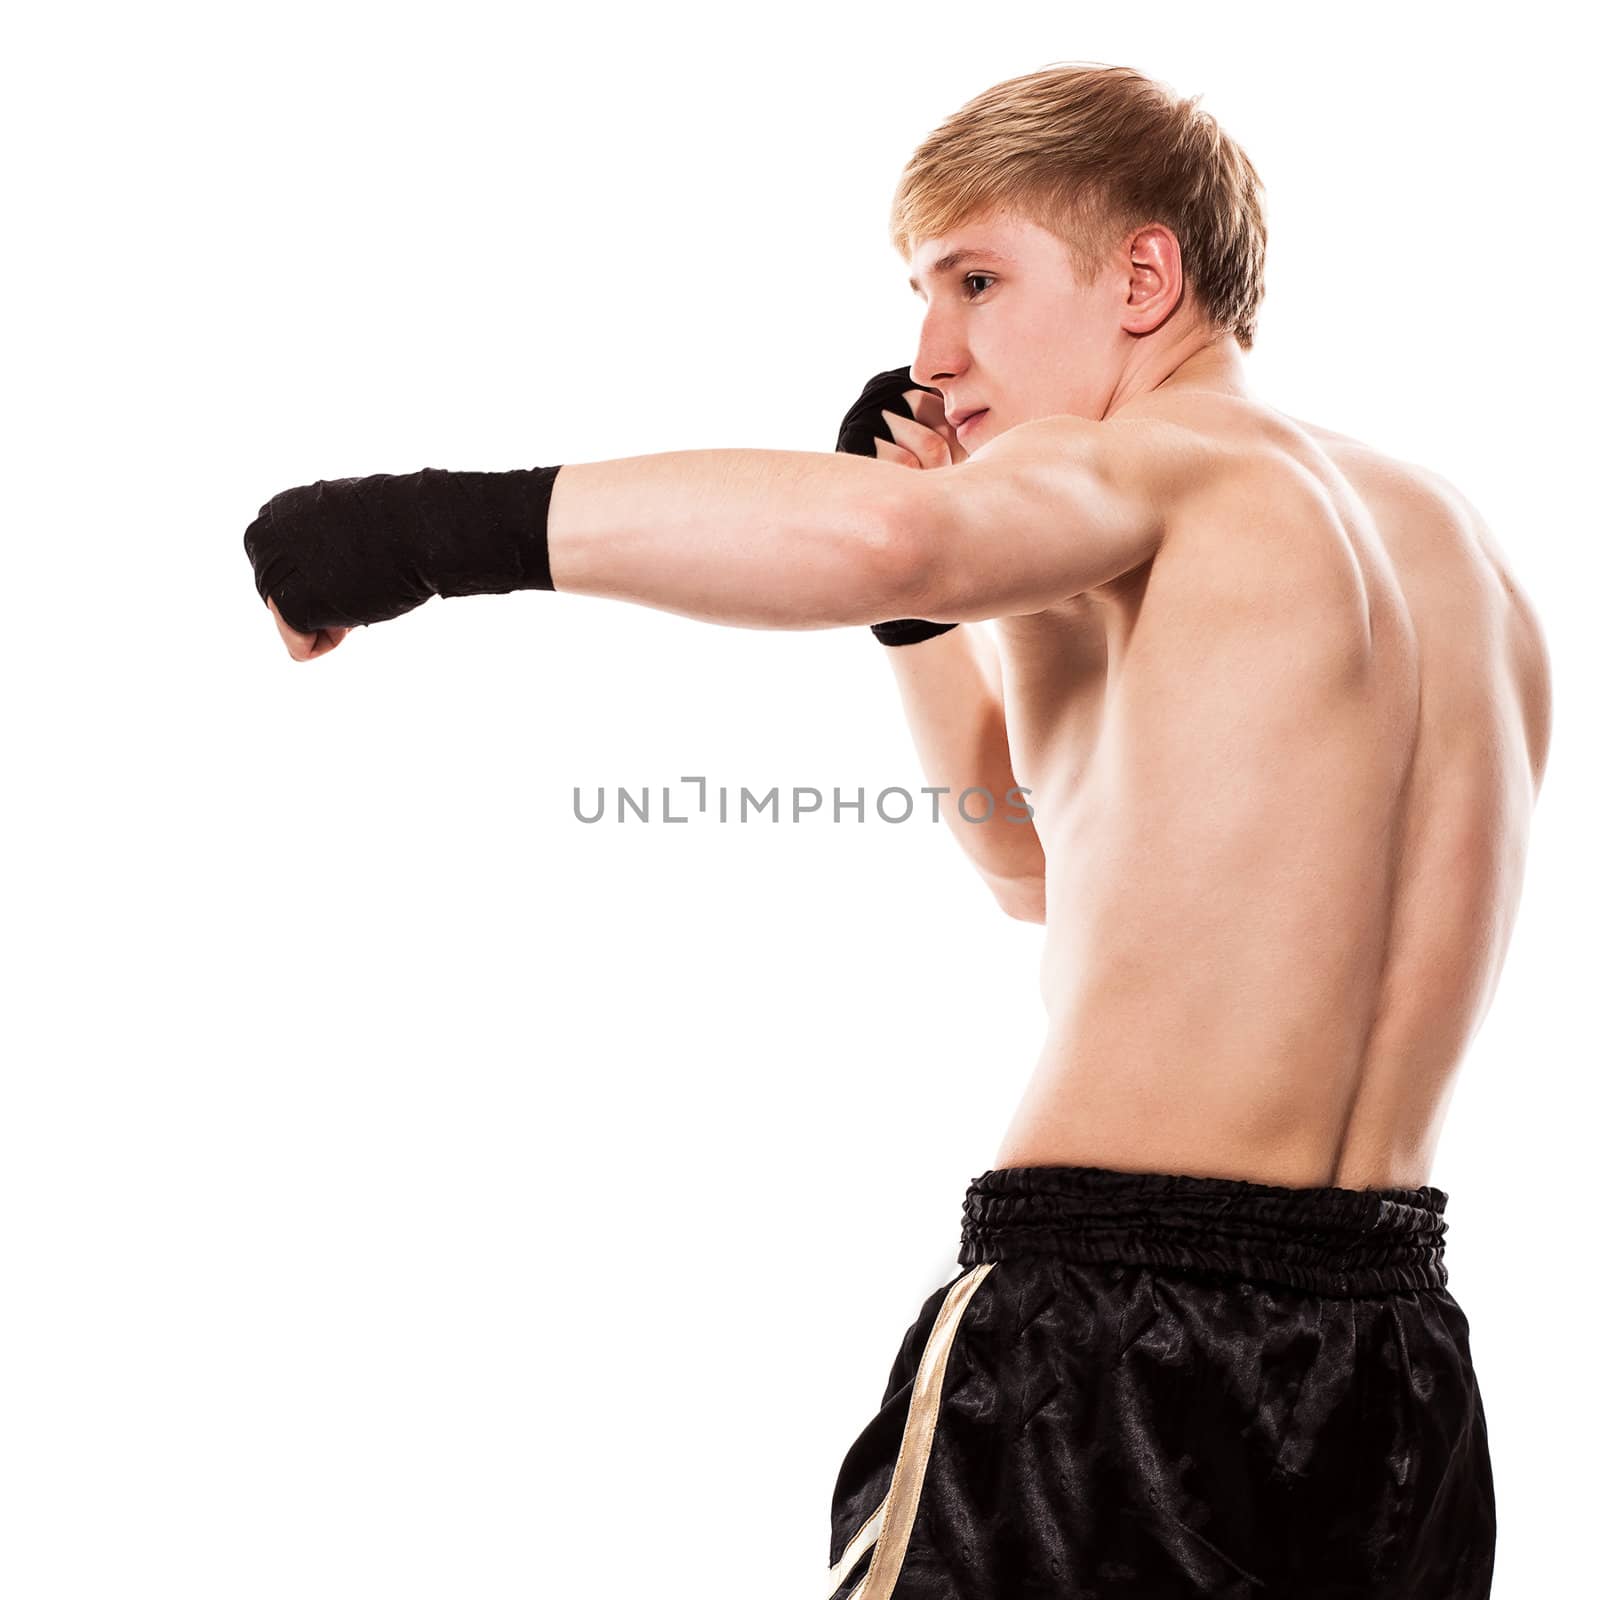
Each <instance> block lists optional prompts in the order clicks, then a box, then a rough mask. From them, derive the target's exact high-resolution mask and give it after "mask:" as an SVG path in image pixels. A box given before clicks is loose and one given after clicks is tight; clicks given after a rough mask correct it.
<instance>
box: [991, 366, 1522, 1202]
mask: <svg viewBox="0 0 1600 1600" xmlns="http://www.w3.org/2000/svg"><path fill="white" fill-rule="evenodd" d="M1139 409H1140V410H1141V411H1143V412H1145V413H1148V414H1150V415H1154V416H1161V417H1165V418H1167V419H1169V420H1175V421H1179V422H1182V423H1183V424H1185V425H1186V426H1188V427H1189V428H1192V429H1194V430H1196V431H1198V432H1200V433H1201V434H1203V435H1204V436H1206V437H1207V439H1208V440H1209V441H1210V442H1212V443H1214V445H1215V451H1214V458H1215V459H1216V460H1217V461H1219V462H1221V463H1223V465H1222V466H1221V468H1220V469H1219V470H1218V471H1217V472H1216V473H1215V474H1214V475H1213V477H1212V478H1211V479H1209V480H1208V481H1207V483H1206V484H1205V485H1204V486H1203V487H1200V488H1197V489H1196V491H1195V492H1194V493H1193V494H1192V495H1190V496H1189V497H1188V498H1187V499H1186V500H1185V502H1184V503H1183V504H1182V505H1181V506H1180V507H1178V508H1177V510H1176V512H1175V514H1174V516H1173V519H1172V520H1171V522H1170V523H1169V525H1168V531H1167V535H1166V538H1165V541H1164V543H1163V546H1162V548H1161V551H1160V553H1159V554H1158V555H1157V556H1156V557H1155V559H1154V560H1153V561H1151V562H1149V563H1147V564H1146V565H1144V566H1143V567H1141V568H1138V569H1136V570H1135V571H1134V572H1131V573H1129V574H1126V575H1125V576H1124V577H1123V578H1121V579H1119V580H1118V581H1117V582H1116V583H1114V584H1111V585H1108V586H1106V587H1105V588H1104V589H1101V590H1096V591H1093V592H1091V593H1090V594H1088V595H1084V596H1079V597H1077V598H1075V599H1073V600H1072V601H1070V602H1069V603H1067V604H1065V605H1063V606H1060V607H1052V608H1050V609H1048V610H1046V611H1042V612H1039V613H1037V614H1035V615H1031V616H1024V617H1010V618H1005V619H1003V620H1001V621H1000V622H999V623H998V624H997V626H998V629H999V643H1000V654H1001V662H1002V667H1003V672H1004V686H1005V704H1006V723H1007V730H1008V736H1009V739H1010V744H1011V753H1012V763H1013V767H1014V770H1015V772H1016V774H1017V778H1018V781H1019V782H1020V783H1022V784H1024V785H1027V786H1029V787H1030V788H1031V789H1032V791H1033V793H1032V795H1031V802H1032V804H1033V806H1034V808H1035V826H1036V828H1037V831H1038V834H1039V838H1040V841H1041V843H1042V845H1043V847H1044V851H1045V857H1046V863H1047V865H1046V876H1045V900H1046V916H1047V921H1046V934H1045V946H1044V955H1043V961H1042V966H1041V974H1040V977H1041V988H1042V991H1043V995H1044V1000H1045V1005H1046V1009H1047V1012H1048V1015H1049V1023H1050V1026H1049V1030H1048V1034H1047V1038H1046V1042H1045V1046H1044V1049H1043V1051H1042V1052H1041V1055H1040V1058H1039V1060H1038V1063H1037V1065H1036V1068H1035V1072H1034V1076H1033V1079H1032V1081H1031V1082H1030V1084H1029V1086H1028V1090H1027V1093H1026V1095H1025V1097H1024V1099H1023V1103H1022V1105H1021V1107H1020V1108H1019V1110H1018V1113H1017V1116H1016V1119H1015V1120H1014V1122H1013V1124H1012V1126H1011V1129H1010V1130H1009V1132H1008V1134H1007V1136H1006V1139H1005V1141H1004V1144H1003V1147H1002V1149H1001V1152H1000V1154H999V1156H998V1157H997V1164H998V1165H1004V1166H1012V1165H1023V1164H1044V1163H1051V1162H1079V1163H1083V1164H1088V1165H1100V1166H1109V1167H1125V1168H1130V1169H1137V1168H1143V1169H1149V1170H1158V1171H1169V1172H1193V1173H1201V1174H1208V1173H1209V1174H1216V1175H1220V1176H1232V1177H1249V1178H1254V1179H1256V1180H1258V1181H1263V1182H1276V1183H1287V1184H1323V1183H1337V1184H1340V1185H1343V1186H1346V1187H1352V1188H1360V1187H1365V1186H1378V1185H1387V1184H1406V1185H1410V1184H1420V1183H1425V1182H1427V1181H1428V1176H1429V1171H1430V1167H1431V1162H1432V1156H1433V1151H1434V1147H1435V1144H1436V1142H1437V1139H1438V1135H1439V1131H1440V1126H1441V1121H1442V1118H1443V1114H1444V1111H1445V1108H1446V1105H1447V1103H1448V1100H1449V1096H1450V1092H1451V1089H1452V1086H1453V1082H1454V1077H1455V1073H1456V1071H1457V1068H1458V1066H1459V1064H1460V1061H1461V1058H1462V1054H1463V1052H1464V1050H1465V1048H1466V1045H1467V1044H1468V1042H1469V1040H1470V1039H1471V1037H1472V1035H1473V1033H1474V1032H1475V1031H1476V1028H1477V1026H1478V1024H1479V1022H1480V1021H1481V1020H1482V1017H1483V1014H1484V1011H1485V1008H1486V1007H1487V1005H1488V1002H1489V999H1490V997H1491V995H1492V993H1493V990H1494V986H1495V982H1496V980H1497V978H1498V975H1499V972H1500V968H1501V964H1502V962H1503V960H1504V957H1505V953H1506V947H1507V941H1508V939H1509V937H1510V932H1511V926H1512V922H1513V919H1514V916H1515V912H1516V907H1517V901H1518V897H1519V895H1520V892H1521V884H1522V874H1523V863H1524V856H1525V851H1526V846H1527V838H1528V827H1529V818H1530V814H1531V810H1532V806H1533V801H1534V795H1535V793H1536V790H1537V786H1538V783H1539V781H1540V779H1541V777H1542V773H1543V764H1544V752H1545V748H1546V745H1547V743H1548V738H1549V698H1550V691H1549V679H1548V664H1547V657H1546V653H1545V649H1544V642H1543V639H1542V636H1541V634H1540V631H1539V628H1538V624H1537V622H1536V620H1535V618H1534V616H1533V614H1532V612H1531V610H1530V609H1529V608H1528V606H1527V604H1526V602H1525V600H1524V599H1523V597H1522V596H1521V594H1520V592H1519V591H1518V590H1517V589H1516V587H1515V585H1514V583H1513V581H1512V579H1511V577H1510V575H1509V573H1508V572H1507V570H1506V566H1505V562H1504V560H1503V558H1502V556H1501V554H1500V552H1499V551H1498V549H1497V548H1496V547H1495V545H1494V543H1493V541H1492V539H1491V537H1490V536H1489V534H1488V532H1487V530H1486V529H1485V528H1484V527H1483V525H1482V522H1481V519H1480V518H1479V517H1478V516H1477V515H1476V513H1475V512H1474V511H1473V510H1472V508H1471V507H1470V506H1469V505H1467V504H1466V502H1465V501H1463V500H1462V499H1461V498H1460V496H1459V495H1458V494H1456V493H1455V492H1454V491H1453V490H1452V489H1451V488H1450V487H1449V485H1447V484H1446V483H1444V482H1443V481H1442V480H1440V479H1439V478H1437V477H1436V476H1434V475H1432V474H1430V473H1428V472H1426V471H1424V470H1423V469H1421V468H1418V467H1415V466H1412V465H1410V464H1407V463H1402V462H1398V461H1395V460H1392V459H1389V458H1386V457H1384V456H1383V455H1381V454H1379V453H1378V452H1377V451H1375V450H1372V449H1369V448H1368V447H1366V446H1364V445H1361V444H1359V443H1357V442H1356V441H1354V440H1350V439H1345V438H1343V437H1341V436H1339V435H1336V434H1332V433H1329V432H1327V431H1325V430H1322V429H1317V428H1313V427H1310V426H1309V425H1306V424H1302V423H1298V422H1295V421H1293V420H1292V419H1289V418H1286V417H1284V416H1282V415H1281V414H1279V413H1276V412H1273V411H1270V410H1268V409H1267V408H1265V407H1262V406H1260V405H1258V404H1255V403H1253V402H1250V401H1245V400H1241V399H1238V398H1235V397H1232V396H1223V395H1215V394H1194V393H1190V394H1179V395H1174V396H1170V397H1167V396H1161V395H1152V396H1149V397H1146V399H1145V400H1143V401H1141V402H1139ZM1132 414H1133V413H1132V410H1131V409H1130V410H1127V411H1124V412H1119V416H1121V415H1132Z"/></svg>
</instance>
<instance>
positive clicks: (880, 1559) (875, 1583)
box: [841, 1261, 994, 1600]
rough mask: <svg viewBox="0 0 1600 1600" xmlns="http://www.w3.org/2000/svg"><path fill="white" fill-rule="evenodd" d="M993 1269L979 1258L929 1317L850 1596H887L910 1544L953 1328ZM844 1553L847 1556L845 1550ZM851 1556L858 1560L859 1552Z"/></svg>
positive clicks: (865, 1599) (868, 1599) (873, 1599)
mask: <svg viewBox="0 0 1600 1600" xmlns="http://www.w3.org/2000/svg"><path fill="white" fill-rule="evenodd" d="M993 1268H994V1262H992V1261H984V1262H980V1263H979V1264H978V1265H977V1266H975V1267H973V1268H972V1269H971V1270H970V1271H969V1272H966V1273H964V1274H963V1275H962V1276H961V1277H959V1278H957V1279H956V1281H955V1282H954V1283H952V1284H951V1285H950V1289H949V1292H948V1293H947V1294H946V1295H945V1297H944V1304H943V1305H941V1306H940V1307H939V1315H938V1316H937V1317H935V1318H934V1323H933V1331H932V1332H931V1333H930V1334H929V1335H928V1342H927V1344H926V1345H924V1346H923V1349H922V1359H921V1361H919V1362H918V1363H917V1376H916V1381H915V1382H914V1383H913V1384H912V1386H911V1406H910V1409H909V1410H908V1411H907V1412H906V1426H905V1432H904V1433H903V1434H901V1436H900V1450H899V1453H898V1454H897V1455H896V1456H895V1459H894V1473H893V1475H892V1476H891V1477H890V1479H889V1492H888V1494H887V1495H886V1496H885V1497H884V1501H883V1505H882V1506H881V1507H880V1508H879V1513H881V1515H882V1518H883V1521H882V1531H881V1532H880V1533H879V1534H878V1544H877V1548H876V1549H875V1550H874V1551H873V1552H872V1561H871V1564H870V1565H869V1566H868V1567H867V1575H866V1577H865V1578H863V1579H862V1580H861V1582H860V1584H859V1585H857V1587H856V1588H855V1589H853V1590H851V1592H850V1596H849V1600H889V1597H890V1596H891V1595H892V1594H893V1593H894V1586H895V1584H896V1582H897V1581H898V1580H899V1577H900V1566H901V1563H902V1562H903V1561H904V1560H905V1558H906V1548H907V1546H908V1545H909V1544H910V1543H911V1525H912V1523H913V1522H914V1521H915V1520H916V1516H917V1502H918V1501H919V1500H920V1499H921V1498H922V1480H923V1478H924V1477H925V1476H926V1474H927V1470H928V1456H929V1455H930V1454H931V1453H932V1450H933V1430H934V1424H935V1423H936V1422H937V1421H938V1420H939V1391H940V1390H941V1389H942V1388H943V1387H944V1369H945V1366H946V1364H947V1363H948V1362H949V1360H950V1348H951V1346H952V1345H953V1344H954V1343H955V1337H956V1328H957V1326H958V1324H959V1323H960V1321H961V1315H962V1313H963V1312H964V1311H965V1310H966V1309H967V1306H968V1305H969V1304H970V1303H971V1300H972V1297H973V1295H974V1294H976V1293H977V1291H978V1287H979V1285H980V1284H981V1283H982V1282H983V1280H984V1279H985V1278H987V1277H988V1276H989V1273H990V1272H991V1271H992V1270H993ZM879 1513H875V1514H874V1515H873V1517H872V1518H871V1519H870V1520H869V1521H868V1522H867V1523H866V1525H865V1526H864V1527H863V1528H862V1529H861V1532H860V1533H858V1534H857V1535H856V1537H855V1539H852V1540H851V1541H850V1542H851V1544H852V1545H854V1544H855V1543H856V1540H859V1539H861V1537H862V1535H863V1534H865V1533H866V1532H867V1529H868V1528H870V1527H872V1525H873V1523H875V1522H877V1520H878V1514H879ZM845 1554H846V1555H849V1551H848V1550H847V1551H846V1552H845ZM854 1559H857V1560H859V1559H860V1556H859V1552H858V1553H857V1555H856V1557H855V1558H854ZM849 1570H850V1569H849V1566H848V1565H845V1567H844V1571H845V1572H848V1571H849ZM841 1576H843V1574H842V1573H841Z"/></svg>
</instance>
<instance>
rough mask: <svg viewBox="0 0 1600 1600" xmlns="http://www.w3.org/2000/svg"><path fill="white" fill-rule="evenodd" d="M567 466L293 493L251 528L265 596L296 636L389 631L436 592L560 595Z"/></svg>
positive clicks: (328, 484) (427, 473)
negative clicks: (560, 510)
mask: <svg viewBox="0 0 1600 1600" xmlns="http://www.w3.org/2000/svg"><path fill="white" fill-rule="evenodd" d="M560 470H561V468H560V467H559V466H556V467H532V468H528V469H524V470H518V471H514V472H449V471H446V470H444V469H443V468H441V467H424V468H423V469H422V470H421V471H420V472H411V473H407V474H405V475H404V476H401V477H397V476H395V475H394V474H393V473H388V472H379V473H376V474H374V475H373V476H372V477H368V478H330V479H325V480H319V481H318V482H316V483H313V484H308V485H306V486H305V487H303V488H299V489H285V490H284V491H283V493H282V494H276V495H274V496H273V497H272V498H271V499H270V500H269V501H267V503H266V504H265V505H264V506H262V508H261V514H260V515H259V516H258V517H257V518H256V520H255V521H254V522H252V523H251V524H250V526H249V527H248V528H247V529H246V530H245V535H244V548H245V554H246V555H248V556H249V557H250V564H251V566H252V567H254V568H255V575H256V589H257V590H258V592H259V593H260V595H261V598H262V600H263V601H264V600H266V599H267V598H268V597H269V596H270V597H271V598H272V599H273V600H275V601H276V602H277V606H278V611H279V613H280V614H281V616H282V617H283V620H284V621H285V622H287V623H288V624H289V626H290V627H291V628H294V629H296V630H297V631H298V632H300V633H315V632H316V631H317V630H318V629H319V628H354V627H360V626H362V625H363V624H365V623H371V622H387V621H389V620H390V619H391V618H392V617H398V616H401V615H402V614H403V613H405V612H407V611H410V610H412V609H413V608H414V607H416V606H420V605H421V604H422V603H423V601H425V600H431V599H432V598H433V596H434V595H436V594H437V595H445V596H452V595H463V594H509V593H510V592H511V591H512V590H513V589H554V588H555V585H554V584H553V583H552V582H551V581H550V544H549V528H548V519H549V514H550V492H551V489H552V487H553V486H554V484H555V478H556V474H557V473H558V472H559V471H560Z"/></svg>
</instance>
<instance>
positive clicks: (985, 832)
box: [887, 624, 1045, 884]
mask: <svg viewBox="0 0 1600 1600" xmlns="http://www.w3.org/2000/svg"><path fill="white" fill-rule="evenodd" d="M887 655H888V657H889V660H890V661H891V662H892V663H893V668H894V674H895V682H896V685H897V686H898V688H899V691H900V701H901V704H902V706H903V707H904V708H905V715H906V721H907V723H908V725H909V726H910V729H911V737H912V741H913V743H914V744H915V745H916V748H917V756H918V758H919V760H920V761H921V764H922V770H923V773H924V775H925V776H926V777H927V780H928V782H929V784H930V785H933V786H942V787H948V789H949V790H950V793H949V794H948V795H947V796H942V797H941V801H942V803H941V806H940V815H941V816H942V817H944V818H945V819H946V821H947V823H948V825H949V827H950V829H951V831H952V832H953V833H954V835H955V837H956V840H957V842H958V843H959V844H960V846H961V848H962V849H963V850H964V851H965V852H966V854H967V855H968V857H969V858H970V859H971V860H972V862H973V864H974V865H975V866H976V867H977V868H978V869H979V871H980V872H981V873H982V874H983V875H984V877H985V878H986V879H990V880H992V881H993V882H995V883H997V884H1003V883H1012V884H1014V883H1020V882H1024V881H1026V880H1031V879H1037V878H1042V877H1043V876H1044V866H1045V858H1044V849H1043V847H1042V845H1041V844H1040V842H1039V835H1038V832H1037V830H1036V829H1035V828H1034V825H1033V823H1032V821H1031V820H1030V819H1029V818H1028V817H1027V816H1026V814H1025V813H1024V812H1023V810H1022V807H1023V805H1024V804H1025V803H1027V801H1028V797H1027V796H1026V795H1023V794H1020V793H1018V794H1013V795H1011V797H1010V798H1009V799H1008V798H1007V796H1008V792H1009V791H1011V790H1014V789H1017V788H1019V785H1018V782H1017V778H1016V775H1015V773H1014V771H1013V769H1012V765H1011V747H1010V741H1009V739H1008V737H1007V734H1006V719H1005V702H1004V699H1003V697H1002V692H1001V682H1000V664H999V658H998V655H997V652H996V650H995V646H994V641H993V640H992V639H991V638H990V637H989V635H988V632H987V630H986V629H984V628H983V627H982V626H980V625H977V624H969V625H967V626H965V627H960V628H955V629H952V630H951V631H950V632H949V633H945V634H941V635H939V637H938V638H935V639H927V640H924V641H923V642H922V643H920V644H914V645H908V646H906V647H904V648H903V649H892V650H889V651H888V652H887ZM964 789H985V790H987V791H988V793H989V794H990V795H991V796H993V810H992V812H991V814H990V816H989V819H988V820H987V821H986V822H981V823H980V822H968V821H966V820H965V819H964V818H963V816H962V814H961V811H960V809H959V807H958V801H959V800H960V797H961V792H962V791H963V790H964ZM966 809H967V814H968V815H970V816H974V817H976V816H981V815H982V814H983V813H984V812H985V811H986V810H988V809H989V802H988V801H987V800H986V799H985V798H984V797H983V796H982V795H976V796H973V797H972V798H971V799H970V800H969V801H968V803H967V808H966Z"/></svg>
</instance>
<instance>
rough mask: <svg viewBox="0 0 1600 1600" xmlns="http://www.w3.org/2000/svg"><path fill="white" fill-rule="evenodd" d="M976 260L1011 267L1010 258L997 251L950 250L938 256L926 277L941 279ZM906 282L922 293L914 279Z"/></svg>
mask: <svg viewBox="0 0 1600 1600" xmlns="http://www.w3.org/2000/svg"><path fill="white" fill-rule="evenodd" d="M978 260H984V261H1003V262H1005V263H1006V265H1007V266H1010V265H1011V257H1010V256H1003V255H1001V254H1000V252H999V251H998V250H952V251H951V252H950V254H949V255H947V256H940V257H939V259H938V260H937V261H935V262H934V264H933V265H932V267H930V268H929V269H928V275H929V277H933V278H942V277H943V276H944V275H945V274H946V273H947V272H954V271H955V269H956V268H957V267H959V266H962V265H963V264H964V263H966V262H968V261H978ZM906 281H907V282H908V283H909V284H910V285H911V287H912V288H913V289H914V290H915V291H916V292H917V293H918V294H921V293H922V285H921V284H920V283H918V282H917V280H916V279H915V278H908V279H907V280H906Z"/></svg>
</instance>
